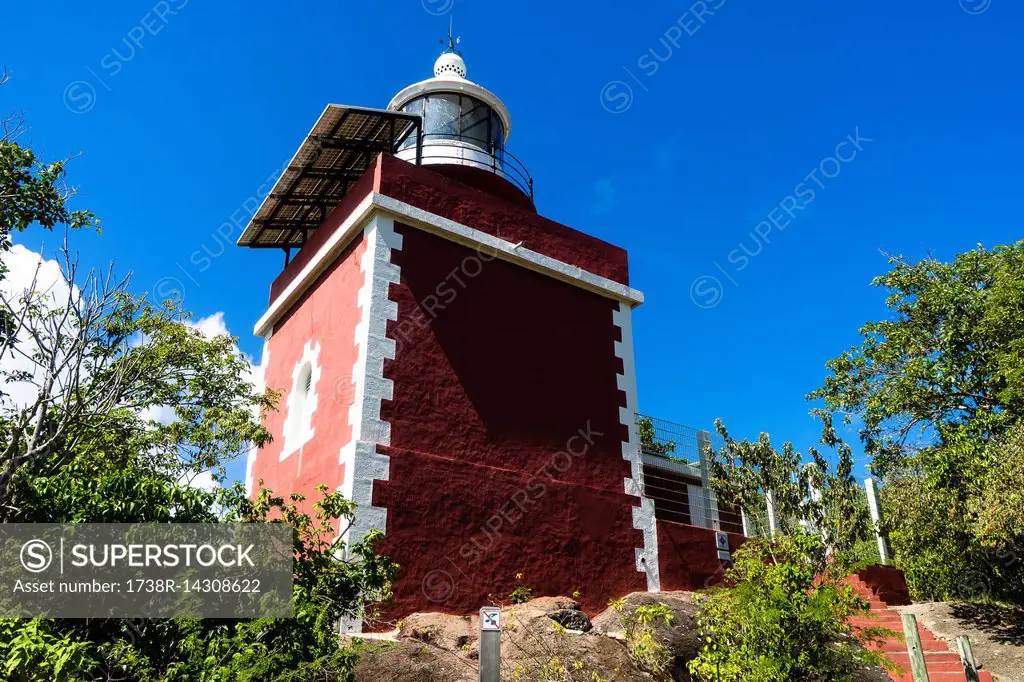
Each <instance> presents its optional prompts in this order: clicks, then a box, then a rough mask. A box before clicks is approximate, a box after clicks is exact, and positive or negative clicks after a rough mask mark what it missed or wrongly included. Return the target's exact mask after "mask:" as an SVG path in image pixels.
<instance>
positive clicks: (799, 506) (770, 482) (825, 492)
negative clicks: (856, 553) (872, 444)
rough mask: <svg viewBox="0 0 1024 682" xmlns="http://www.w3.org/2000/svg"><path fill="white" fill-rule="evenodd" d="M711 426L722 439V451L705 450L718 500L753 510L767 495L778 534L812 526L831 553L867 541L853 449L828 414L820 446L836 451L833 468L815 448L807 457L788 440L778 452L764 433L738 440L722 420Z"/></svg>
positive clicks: (758, 506)
mask: <svg viewBox="0 0 1024 682" xmlns="http://www.w3.org/2000/svg"><path fill="white" fill-rule="evenodd" d="M715 429H716V430H717V431H718V433H719V435H721V437H722V439H723V440H724V441H725V446H724V447H723V448H722V449H721V450H718V451H715V450H710V451H709V456H710V462H711V481H712V486H713V487H714V489H715V491H716V492H717V493H718V495H719V497H720V499H724V500H730V501H732V502H733V503H734V504H737V505H739V506H740V507H741V508H743V509H744V510H757V509H760V508H762V507H763V505H764V504H765V500H766V498H767V497H768V495H769V494H770V496H771V501H772V506H773V510H774V516H775V523H776V527H777V529H778V532H779V533H780V534H783V535H790V534H793V533H794V532H796V531H797V530H798V529H800V528H802V527H808V528H811V529H814V530H816V531H818V532H820V533H821V535H822V537H823V538H824V541H825V542H826V544H827V546H828V547H829V550H830V551H831V552H833V553H839V554H846V553H849V552H851V551H853V550H854V548H855V547H857V546H858V545H860V544H863V543H864V542H866V541H867V540H869V538H870V535H871V532H870V529H871V526H870V525H869V517H868V510H867V506H866V504H865V503H864V500H863V497H862V495H861V492H860V488H859V486H858V485H857V481H856V480H855V479H854V477H853V453H852V451H851V449H850V447H849V445H847V444H846V443H844V442H843V441H842V440H841V439H840V438H839V437H838V436H837V435H836V432H835V429H834V428H833V426H832V422H831V419H829V418H828V416H827V415H826V416H825V417H824V420H823V428H822V435H821V444H822V445H824V446H826V447H829V448H834V449H835V451H836V466H835V470H834V472H833V470H832V467H831V466H830V465H829V462H828V459H827V458H826V457H825V455H823V454H822V453H821V452H820V451H819V450H818V449H816V448H813V447H812V448H809V449H808V454H809V456H810V459H809V461H805V458H804V456H803V455H802V454H801V453H800V452H798V451H797V450H796V449H795V448H794V447H793V444H792V443H789V442H786V443H783V444H782V449H781V450H777V449H776V448H775V446H773V445H772V442H771V438H770V437H769V435H768V434H767V433H762V434H761V436H760V437H759V438H758V440H757V441H756V442H750V441H747V440H746V439H744V440H742V441H737V440H735V439H734V438H732V437H731V436H730V435H729V432H728V430H727V429H726V428H725V425H724V424H723V423H722V420H720V419H717V420H715Z"/></svg>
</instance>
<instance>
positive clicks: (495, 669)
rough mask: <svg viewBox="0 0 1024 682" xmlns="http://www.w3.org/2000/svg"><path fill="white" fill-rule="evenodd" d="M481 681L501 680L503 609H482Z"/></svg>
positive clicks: (494, 607) (495, 681)
mask: <svg viewBox="0 0 1024 682" xmlns="http://www.w3.org/2000/svg"><path fill="white" fill-rule="evenodd" d="M479 680H480V682H501V609H500V608H498V607H497V606H485V607H483V608H482V609H480V677H479Z"/></svg>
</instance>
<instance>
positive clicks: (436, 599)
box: [374, 225, 646, 615]
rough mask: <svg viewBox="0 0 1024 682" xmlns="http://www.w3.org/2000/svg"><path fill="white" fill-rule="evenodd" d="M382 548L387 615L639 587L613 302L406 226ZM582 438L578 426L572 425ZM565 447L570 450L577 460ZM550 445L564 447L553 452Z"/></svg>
mask: <svg viewBox="0 0 1024 682" xmlns="http://www.w3.org/2000/svg"><path fill="white" fill-rule="evenodd" d="M396 231H398V232H400V233H401V234H402V235H403V239H404V243H403V248H402V250H401V251H397V252H395V253H394V255H393V261H394V262H395V263H397V264H398V265H399V266H400V267H401V270H402V277H401V283H400V284H399V285H392V287H391V291H390V298H391V299H392V300H393V301H396V302H397V303H398V320H397V322H392V323H390V324H389V330H388V336H389V338H392V339H396V341H397V342H398V352H397V355H396V358H395V360H393V361H390V362H386V363H385V376H386V377H388V378H390V379H392V380H393V381H394V399H393V400H391V401H385V402H384V404H383V406H382V410H381V418H382V419H384V420H385V421H388V422H390V423H391V447H388V448H381V452H384V453H386V454H388V455H390V456H391V472H390V477H389V479H390V480H388V481H381V482H378V483H376V484H375V486H374V491H375V495H374V504H375V505H377V506H381V507H386V508H387V510H388V529H387V534H386V535H385V538H384V541H383V543H382V545H381V549H382V551H384V552H385V553H388V554H390V555H391V556H392V557H393V558H394V559H395V560H396V561H397V562H398V563H399V564H401V566H402V573H401V577H400V579H399V582H398V584H397V585H396V590H395V593H396V595H397V596H396V599H395V604H394V607H393V609H392V614H393V615H402V614H405V613H408V612H410V611H414V610H424V609H426V610H442V611H448V612H453V613H464V612H467V611H472V610H474V609H476V608H479V606H481V605H482V604H485V603H486V600H487V598H488V594H495V595H507V594H508V593H509V592H510V591H511V590H512V589H513V588H514V587H515V575H516V573H522V574H523V581H524V582H525V583H526V584H528V585H530V586H531V587H533V588H534V589H535V591H536V592H535V593H536V594H571V593H572V592H573V591H575V590H577V589H578V590H580V591H581V592H582V598H581V600H582V602H583V606H584V608H586V609H587V610H590V611H598V610H601V609H603V608H605V606H606V605H607V601H608V599H609V598H610V597H614V596H619V595H621V594H624V593H626V592H630V591H633V590H639V589H646V582H645V578H644V576H643V575H642V574H641V573H639V572H637V571H636V568H635V558H634V556H635V548H637V547H640V546H642V543H643V538H642V534H641V533H640V531H637V530H634V529H633V527H632V506H633V505H634V504H635V503H636V502H637V498H635V497H631V496H628V495H626V494H625V492H624V488H623V480H624V479H625V478H626V477H628V476H630V467H629V464H628V463H627V462H626V461H625V460H623V459H622V445H621V443H622V440H623V438H625V437H626V430H625V428H624V427H623V426H622V425H621V423H620V421H619V406H620V405H623V404H624V401H625V396H624V395H623V393H622V392H621V391H619V389H618V388H617V386H616V378H615V375H616V373H618V372H621V371H622V365H621V362H620V361H619V360H618V359H616V358H615V355H614V342H615V341H616V340H617V339H618V338H619V330H618V328H617V327H615V326H614V325H613V324H612V310H613V307H614V306H615V304H614V303H613V302H612V301H610V300H608V299H605V298H602V297H600V296H597V295H595V294H591V293H589V292H586V291H583V290H582V289H579V288H576V287H573V286H571V285H569V284H565V283H563V282H559V281H556V280H554V279H551V278H549V277H547V276H544V275H540V274H537V273H533V272H531V271H528V270H526V269H524V268H522V267H519V266H516V265H512V264H509V263H505V262H502V261H499V260H493V259H492V260H489V261H488V260H485V258H488V259H489V258H490V257H489V256H486V255H485V256H484V257H483V258H482V257H480V256H479V255H477V254H476V253H475V252H474V251H473V250H471V249H469V248H466V247H464V246H461V245H458V244H455V243H452V242H449V241H446V240H444V239H442V238H440V237H437V236H434V235H431V234H428V233H425V232H422V231H419V230H416V229H413V228H410V227H406V226H402V225H396ZM581 432H582V433H581ZM571 452H572V453H575V454H571ZM559 453H560V454H559Z"/></svg>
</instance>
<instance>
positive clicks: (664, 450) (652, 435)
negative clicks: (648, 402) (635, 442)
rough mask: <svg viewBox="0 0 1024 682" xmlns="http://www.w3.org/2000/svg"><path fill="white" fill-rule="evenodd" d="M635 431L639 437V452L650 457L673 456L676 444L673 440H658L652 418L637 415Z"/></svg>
mask: <svg viewBox="0 0 1024 682" xmlns="http://www.w3.org/2000/svg"><path fill="white" fill-rule="evenodd" d="M636 429H637V433H638V434H639V436H640V449H641V450H643V451H644V452H647V453H650V454H652V455H661V456H662V457H672V456H673V453H674V452H675V451H676V442H675V441H674V440H665V439H662V438H658V432H657V430H656V429H655V428H654V419H653V418H652V417H641V416H639V415H638V416H637V420H636Z"/></svg>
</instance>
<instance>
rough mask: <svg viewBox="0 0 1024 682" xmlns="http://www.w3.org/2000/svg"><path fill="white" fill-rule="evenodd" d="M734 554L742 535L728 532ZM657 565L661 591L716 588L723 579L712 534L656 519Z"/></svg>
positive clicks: (697, 528)
mask: <svg viewBox="0 0 1024 682" xmlns="http://www.w3.org/2000/svg"><path fill="white" fill-rule="evenodd" d="M728 536H729V548H730V549H731V550H732V551H733V552H735V551H736V550H737V549H739V547H740V545H741V544H743V540H744V538H743V536H742V535H736V534H733V533H728ZM658 563H659V568H660V569H661V589H662V590H684V591H686V590H701V589H704V588H706V587H711V586H713V585H718V584H720V583H721V582H722V579H723V578H724V576H725V573H724V568H723V567H722V562H720V561H719V560H718V548H717V547H716V546H715V531H713V530H709V529H707V528H699V527H697V526H687V525H684V524H682V523H673V522H671V521H664V520H662V519H658Z"/></svg>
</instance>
